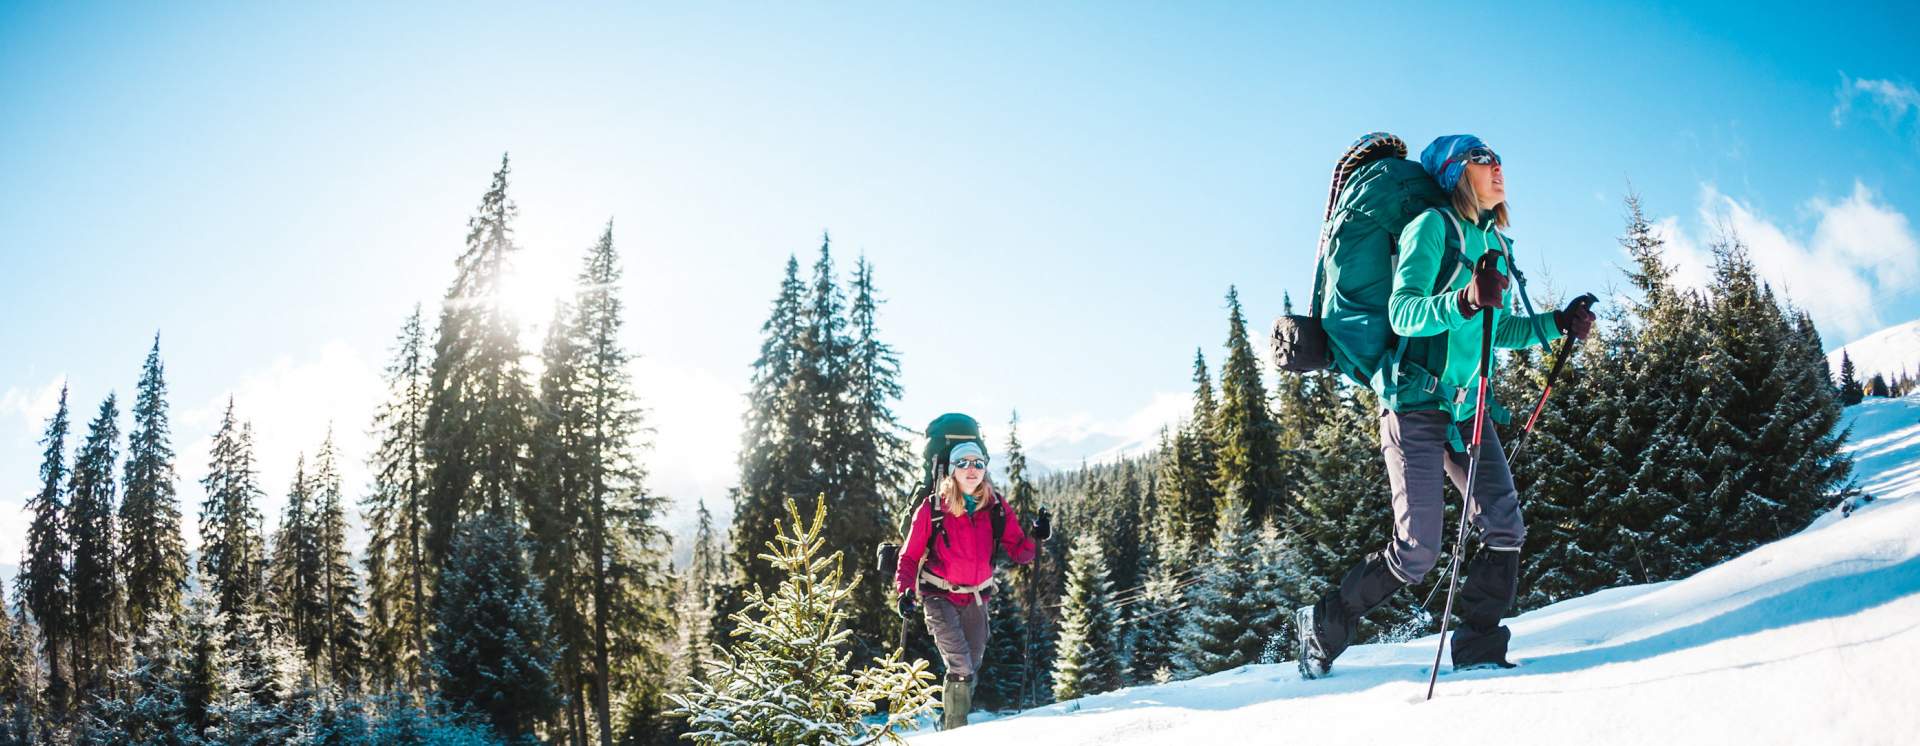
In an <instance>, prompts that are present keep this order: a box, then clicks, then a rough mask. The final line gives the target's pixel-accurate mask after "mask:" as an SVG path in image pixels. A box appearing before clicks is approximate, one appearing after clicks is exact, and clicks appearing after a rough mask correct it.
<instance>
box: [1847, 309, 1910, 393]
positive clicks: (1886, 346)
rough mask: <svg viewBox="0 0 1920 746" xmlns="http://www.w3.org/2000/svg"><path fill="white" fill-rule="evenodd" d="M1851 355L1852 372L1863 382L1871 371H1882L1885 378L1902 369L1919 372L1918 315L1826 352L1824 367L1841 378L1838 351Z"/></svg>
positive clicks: (1891, 377) (1871, 375) (1902, 370)
mask: <svg viewBox="0 0 1920 746" xmlns="http://www.w3.org/2000/svg"><path fill="white" fill-rule="evenodd" d="M1843 352H1844V353H1846V355H1847V357H1850V358H1852V359H1853V369H1854V375H1855V376H1857V377H1858V378H1859V379H1860V380H1861V381H1862V382H1865V381H1866V380H1868V379H1870V378H1873V374H1875V373H1881V374H1885V375H1886V377H1887V379H1888V380H1892V379H1895V378H1898V377H1900V374H1901V373H1903V372H1908V371H1912V372H1916V373H1920V319H1914V320H1913V321H1909V322H1907V323H1905V324H1898V325H1895V326H1890V327H1887V328H1885V329H1881V330H1880V331H1877V332H1874V333H1872V334H1869V335H1867V336H1865V337H1861V338H1860V339H1857V340H1854V341H1852V342H1849V343H1847V344H1846V345H1845V346H1843V347H1841V348H1840V349H1837V350H1834V351H1833V352H1829V353H1827V369H1828V370H1830V371H1833V377H1834V380H1839V378H1840V355H1841V353H1843Z"/></svg>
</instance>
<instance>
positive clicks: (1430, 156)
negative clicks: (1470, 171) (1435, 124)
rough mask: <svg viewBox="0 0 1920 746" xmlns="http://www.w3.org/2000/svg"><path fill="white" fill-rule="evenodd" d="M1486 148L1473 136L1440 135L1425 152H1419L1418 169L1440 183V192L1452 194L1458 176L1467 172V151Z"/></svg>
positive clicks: (1457, 182)
mask: <svg viewBox="0 0 1920 746" xmlns="http://www.w3.org/2000/svg"><path fill="white" fill-rule="evenodd" d="M1486 147H1487V144H1486V143H1484V142H1481V141H1480V138H1478V137H1474V136H1473V135H1441V136H1440V137H1436V138H1434V140H1433V143H1432V144H1430V145H1428V146H1427V149H1426V150H1422V151H1420V167H1421V168H1424V169H1426V170H1427V175H1429V176H1432V177H1433V180H1434V181H1437V182H1440V191H1443V192H1446V193H1448V194H1452V193H1453V187H1454V186H1455V185H1457V184H1459V183H1460V174H1463V173H1466V171H1467V159H1466V154H1467V151H1469V150H1472V149H1474V148H1486ZM1487 149H1488V150H1492V148H1487Z"/></svg>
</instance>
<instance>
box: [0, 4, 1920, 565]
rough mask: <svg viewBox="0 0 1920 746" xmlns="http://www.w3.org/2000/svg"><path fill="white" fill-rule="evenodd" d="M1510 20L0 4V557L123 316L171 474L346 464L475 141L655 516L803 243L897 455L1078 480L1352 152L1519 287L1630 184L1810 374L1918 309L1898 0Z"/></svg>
mask: <svg viewBox="0 0 1920 746" xmlns="http://www.w3.org/2000/svg"><path fill="white" fill-rule="evenodd" d="M1545 5H1549V4H1522V5H1512V6H1496V5H1492V4H1486V3H1478V4H1471V5H1469V4H1454V7H1451V8H1447V9H1445V10H1444V11H1441V10H1436V9H1434V8H1430V7H1429V8H1417V7H1414V6H1406V7H1393V6H1379V5H1373V6H1368V7H1369V8H1378V10H1369V11H1368V12H1366V13H1358V12H1354V11H1345V12H1333V11H1325V10H1317V9H1311V8H1294V7H1285V6H1282V5H1279V4H1257V5H1256V4H1246V5H1243V4H1225V3H1222V4H1199V3H1182V4H1171V3H1157V4H1131V3H1099V4H1080V5H1068V4H1049V5H1048V6H1047V7H1043V8H1027V7H1019V6H1016V5H1014V4H993V5H989V4H965V5H958V4H956V5H950V6H946V7H934V6H932V5H918V6H913V7H908V6H907V5H906V4H883V5H865V4H832V5H803V4H774V3H765V4H749V3H738V4H724V5H700V6H696V5H691V4H674V5H667V4H659V5H646V6H639V5H632V6H597V7H580V8H571V9H564V10H555V9H547V8H534V7H530V6H528V4H520V5H519V6H498V7H490V8H479V7H468V6H464V5H455V4H446V5H439V6H433V5H409V6H408V7H406V8H391V7H386V6H385V5H382V4H370V3H369V4H340V5H339V6H338V7H335V6H334V5H333V4H329V5H328V6H327V7H319V6H312V7H296V6H293V5H292V4H280V3H274V4H252V5H242V4H232V5H225V4H223V5H176V6H170V7H165V8H161V7H158V6H157V5H156V6H151V7H150V6H144V5H143V6H130V5H124V4H121V5H111V6H89V5H85V4H79V3H71V4H32V5H29V4H21V3H0V102H4V105H0V298H4V299H5V310H6V313H5V315H4V318H5V319H6V320H5V322H4V323H3V324H0V350H4V351H5V353H4V355H0V560H3V559H7V558H10V556H11V554H12V553H13V551H14V547H17V542H18V539H17V536H18V535H19V534H20V533H21V531H20V530H19V527H20V526H23V525H24V523H23V521H21V520H20V519H18V518H16V517H15V511H13V510H11V509H9V508H8V506H11V505H14V504H17V503H18V501H19V500H20V499H21V498H22V496H24V494H26V493H27V492H28V491H30V490H31V489H32V487H33V481H34V469H35V467H36V465H37V462H38V458H39V453H38V448H37V447H36V446H35V445H34V440H35V439H36V438H37V437H38V434H39V432H40V430H41V428H42V427H43V422H44V418H45V416H46V415H47V413H48V411H49V408H50V404H51V396H52V392H53V391H54V387H56V386H57V382H58V381H60V380H68V381H70V382H71V385H72V388H73V400H74V406H75V409H76V410H77V412H76V419H79V420H84V419H85V418H86V417H87V416H90V414H91V412H92V411H93V409H94V408H95V407H96V406H97V405H98V402H99V401H100V399H101V398H102V397H103V396H104V395H105V394H106V393H107V392H108V391H116V392H119V393H120V394H121V396H122V397H126V396H128V395H130V392H131V389H132V387H133V383H134V381H135V379H136V377H137V375H138V371H139V364H140V361H141V358H142V357H143V356H144V354H145V352H146V350H147V346H148V344H149V343H150V341H151V339H152V336H153V334H154V333H155V332H156V331H158V332H160V333H161V335H162V348H163V355H164V357H165V359H166V362H167V365H168V373H169V378H170V384H171V386H172V402H173V407H174V414H175V419H176V430H177V434H176V448H177V449H178V450H179V451H180V462H181V463H180V470H181V473H182V477H183V481H188V480H191V479H193V478H195V477H197V476H198V475H199V474H200V472H201V471H202V470H203V469H204V463H205V459H206V451H205V447H204V445H205V441H206V439H207V437H208V436H209V435H210V431H211V428H212V426H213V424H214V420H215V418H216V417H217V415H218V408H219V406H220V405H221V403H223V402H224V401H225V399H226V397H228V396H229V395H232V396H234V397H236V399H237V400H238V406H239V410H240V413H241V415H242V416H243V417H249V418H252V419H253V420H255V422H256V424H257V426H258V427H259V428H260V431H261V447H262V453H261V457H262V458H263V459H264V460H265V466H266V477H267V487H268V489H269V491H270V492H272V493H274V494H275V495H276V498H275V499H276V500H278V495H279V494H280V493H283V492H284V491H285V486H286V485H285V481H286V479H287V478H288V476H289V475H290V474H291V471H292V462H293V459H294V454H295V452H296V451H298V450H302V449H304V450H307V451H311V450H313V449H314V448H315V447H316V446H317V445H318V443H319V440H320V438H321V437H322V436H323V435H324V431H325V428H326V426H327V423H328V422H332V423H333V424H334V427H335V428H336V429H337V430H338V431H339V432H340V437H341V439H342V441H343V445H345V446H346V448H347V450H348V452H349V455H350V456H351V457H353V458H356V459H357V458H360V457H362V456H364V448H363V446H364V440H365V436H364V431H365V429H366V427H367V424H368V420H369V418H370V416H371V413H372V408H373V406H374V404H375V403H376V402H377V401H378V398H379V396H380V392H379V390H378V379H377V374H378V370H379V368H380V366H382V365H383V364H384V363H385V360H386V358H387V356H388V351H389V348H390V344H391V341H392V338H393V336H394V334H395V332H397V330H398V329H399V326H400V323H401V321H402V320H403V318H404V316H405V315H406V314H407V312H408V311H409V309H410V308H411V307H412V306H413V304H414V303H416V302H424V303H427V304H429V308H431V305H432V303H433V302H434V301H435V300H436V299H437V298H439V297H440V295H441V294H442V293H443V292H444V290H445V288H446V286H447V283H448V282H449V280H450V279H451V271H452V261H453V259H454V258H455V256H457V254H458V253H459V251H460V249H461V240H462V237H463V235H464V226H465V221H466V219H467V217H468V216H469V215H470V214H471V213H472V211H473V209H474V207H475V205H476V204H477V202H478V199H479V196H480V194H481V192H482V191H484V189H485V187H486V184H487V177H488V174H489V173H490V172H491V171H492V170H493V169H494V168H495V167H496V166H497V164H498V161H499V158H500V154H501V153H502V152H503V151H511V153H512V155H513V164H514V180H513V187H512V196H513V198H514V199H515V201H516V202H517V203H518V205H519V207H520V216H521V219H520V223H519V237H520V240H521V243H522V245H523V246H524V247H525V251H524V252H523V253H522V255H521V258H520V265H521V268H522V270H523V271H524V272H525V274H526V276H527V277H529V278H530V279H529V281H528V287H529V288H530V290H529V295H531V296H535V297H537V296H538V295H539V291H540V290H541V289H543V288H550V287H552V286H553V285H554V284H555V283H557V282H559V281H562V280H564V279H565V278H567V277H569V276H571V275H572V274H573V272H574V271H575V269H576V267H577V265H578V262H579V259H580V256H581V254H582V252H584V250H585V249H586V248H587V247H588V245H589V244H590V243H591V241H592V240H593V239H594V238H595V237H596V236H597V235H598V232H599V231H600V230H601V228H602V226H603V225H604V224H605V223H606V221H607V220H608V219H612V220H614V221H615V223H614V226H615V232H616V241H617V243H618V245H619V246H620V248H621V250H622V255H623V260H624V262H625V268H626V273H627V288H626V297H627V302H628V309H629V314H630V317H629V340H628V341H629V343H630V346H631V347H632V349H633V350H634V351H635V352H637V353H639V354H641V355H643V356H645V357H644V359H643V361H642V363H641V364H640V371H639V375H640V383H641V386H642V387H643V388H642V391H641V395H642V396H643V397H644V398H645V399H646V401H647V403H648V404H649V405H650V406H651V407H652V408H653V409H654V414H655V416H654V420H653V422H654V425H655V426H656V428H658V432H657V436H656V437H657V439H658V442H659V444H658V447H657V448H656V449H655V452H654V456H653V459H654V465H653V469H654V473H655V481H654V484H655V486H656V487H657V488H659V489H661V490H662V491H665V492H667V493H668V494H670V495H671V496H673V497H675V498H676V499H680V500H691V499H693V498H695V497H702V496H704V497H707V498H710V499H711V498H718V497H719V496H720V495H722V494H723V493H724V489H725V487H726V486H727V485H729V484H730V483H731V481H732V477H733V474H732V470H731V464H732V449H733V448H734V447H735V445H736V443H737V431H738V417H739V412H740V400H739V394H740V392H741V391H743V390H744V388H745V384H746V378H747V365H748V363H749V362H750V361H751V359H752V357H753V353H754V350H755V348H756V346H757V344H758V327H759V324H760V322H761V321H762V320H763V318H764V316H765V314H766V312H767V308H768V303H769V301H770V300H771V297H772V295H773V291H774V290H775V287H776V285H777V282H778V279H779V272H780V268H781V264H782V262H783V260H784V259H785V257H786V256H787V255H788V254H789V253H795V252H797V253H799V254H800V255H801V258H802V260H803V261H809V262H810V261H811V259H812V253H813V252H814V250H815V249H816V248H817V247H818V245H819V243H820V236H821V234H822V232H823V231H831V232H832V235H833V238H834V245H835V247H836V250H837V252H838V254H839V257H840V259H841V267H842V269H843V270H850V269H851V266H852V261H853V259H854V257H855V256H856V255H858V254H860V253H864V254H865V255H866V256H867V257H868V258H869V259H871V260H872V261H873V262H874V264H875V265H876V267H877V281H878V283H879V285H880V288H881V290H882V292H883V294H884V295H885V296H886V298H887V300H888V303H887V305H886V306H885V307H884V309H883V311H882V317H881V323H882V325H883V329H882V331H883V334H884V335H885V336H886V337H887V338H888V339H889V340H891V341H892V342H893V343H894V344H895V345H897V346H898V347H899V349H900V351H901V353H902V357H903V360H904V377H905V383H906V389H907V394H906V398H905V400H904V401H903V402H901V405H900V407H899V412H900V413H901V415H902V417H903V418H904V419H905V420H906V421H907V422H908V423H909V424H915V425H917V424H919V423H921V422H924V421H925V420H927V419H930V418H931V417H932V416H933V415H935V414H938V413H940V412H942V411H948V410H954V409H958V410H963V411H968V412H971V413H974V414H976V415H977V416H979V417H980V418H981V419H982V420H983V421H985V422H987V423H990V424H993V425H1000V424H1001V423H1004V422H1005V420H1006V418H1007V415H1008V413H1009V411H1010V410H1012V409H1014V408H1018V409H1019V410H1021V412H1022V415H1023V418H1024V420H1025V423H1026V428H1027V432H1026V436H1027V440H1029V441H1032V442H1034V443H1035V445H1036V448H1037V449H1039V450H1041V451H1042V452H1043V453H1044V455H1046V456H1047V457H1049V458H1052V459H1055V460H1057V461H1061V462H1071V461H1073V460H1076V459H1077V458H1078V457H1079V456H1081V455H1086V454H1087V453H1090V452H1095V451H1098V450H1100V449H1102V448H1106V447H1108V446H1112V445H1115V444H1119V443H1122V442H1126V441H1128V440H1130V439H1133V438H1137V437H1140V436H1142V435H1144V434H1145V433H1149V432H1151V431H1152V430H1154V429H1155V427H1156V426H1157V425H1158V424H1159V423H1160V422H1162V421H1164V420H1165V419H1166V418H1167V417H1169V416H1173V415H1174V414H1176V413H1178V412H1179V411H1182V410H1184V409H1185V399H1184V397H1185V392H1186V390H1187V389H1188V383H1187V378H1188V368H1189V365H1190V361H1191V358H1192V354H1193V350H1194V348H1195V347H1205V348H1206V350H1207V352H1208V355H1209V358H1210V359H1211V360H1214V361H1215V362H1217V360H1218V357H1219V355H1218V349H1219V345H1220V343H1221V341H1222V340H1223V339H1224V336H1225V331H1226V330H1225V324H1224V308H1223V305H1224V304H1223V295H1224V294H1225V292H1226V289H1227V287H1228V286H1229V285H1238V286H1239V288H1240V291H1241V295H1242V297H1243V298H1244V299H1245V302H1246V306H1247V313H1248V316H1249V318H1250V319H1251V320H1252V322H1253V325H1254V326H1255V332H1256V334H1258V333H1260V332H1261V330H1262V329H1261V328H1262V327H1264V325H1265V324H1266V322H1267V321H1268V320H1270V319H1271V318H1272V317H1273V316H1274V315H1275V314H1277V313H1278V312H1279V310H1280V305H1281V295H1282V292H1283V291H1292V292H1294V293H1295V294H1296V295H1299V296H1304V295H1306V294H1307V293H1308V292H1309V291H1310V289H1309V288H1308V284H1309V283H1310V281H1311V256H1312V251H1313V245H1314V239H1315V235H1316V230H1317V220H1318V218H1319V215H1320V211H1321V209H1322V207H1323V205H1324V200H1325V192H1326V178H1327V170H1328V168H1329V167H1330V164H1331V161H1332V159H1333V158H1334V157H1335V156H1337V155H1338V153H1339V152H1340V150H1341V149H1342V148H1343V147H1344V146H1345V145H1346V144H1347V143H1348V142H1349V141H1351V140H1352V139H1353V138H1354V137H1355V136H1357V135H1359V134H1361V133H1364V132H1367V131H1370V130H1376V129H1385V130H1390V131H1393V132H1395V133H1398V134H1400V135H1401V136H1403V137H1405V138H1406V139H1407V140H1408V141H1409V142H1410V143H1411V144H1413V145H1414V147H1416V148H1418V147H1420V146H1422V145H1424V144H1425V143H1426V142H1427V141H1429V140H1431V139H1432V138H1433V137H1434V136H1437V135H1441V134H1447V133H1453V132H1474V133H1477V134H1479V135H1481V136H1482V137H1484V138H1485V139H1486V140H1487V141H1488V142H1489V143H1491V144H1492V145H1493V146H1494V147H1495V148H1496V149H1498V150H1499V151H1500V152H1501V154H1502V156H1503V158H1504V159H1505V162H1506V165H1507V169H1508V184H1509V195H1510V197H1511V198H1512V201H1513V207H1514V216H1515V225H1514V228H1513V230H1512V234H1513V235H1514V236H1515V237H1516V239H1517V240H1518V242H1519V244H1518V245H1519V249H1518V253H1519V256H1520V262H1521V264H1522V266H1523V268H1527V269H1528V270H1529V271H1530V274H1531V276H1533V277H1534V278H1535V282H1536V284H1537V285H1545V284H1548V283H1550V284H1551V285H1552V286H1553V287H1554V288H1555V289H1559V290H1566V291H1586V290H1595V291H1604V290H1605V289H1606V288H1607V287H1608V285H1609V284H1610V283H1614V282H1615V278H1616V277H1617V276H1618V275H1617V273H1616V272H1615V270H1614V267H1615V266H1616V265H1617V264H1618V263H1619V261H1620V257H1621V255H1620V252H1619V249H1618V247H1617V244H1616V243H1615V236H1617V235H1618V234H1619V233H1620V227H1621V206H1620V196H1621V195H1622V193H1623V192H1624V191H1625V190H1626V188H1627V186H1628V184H1629V182H1631V184H1632V185H1633V187H1634V188H1635V189H1637V190H1638V191H1639V192H1640V193H1641V194H1642V195H1643V197H1644V198H1645V200H1646V203H1647V206H1648V208H1649V210H1650V211H1651V212H1652V214H1653V215H1655V216H1656V217H1659V218H1662V219H1663V220H1664V221H1665V222H1664V226H1665V228H1666V229H1667V230H1668V231H1669V232H1670V235H1671V236H1672V237H1673V238H1674V239H1675V244H1676V252H1677V254H1676V258H1677V259H1680V260H1683V262H1684V263H1689V264H1690V266H1692V267H1694V268H1695V271H1697V268H1698V267H1699V266H1700V264H1699V257H1700V256H1702V253H1701V252H1702V248H1701V247H1704V246H1705V245H1706V243H1707V241H1708V239H1709V238H1710V237H1711V236H1712V235H1713V234H1714V232H1715V230H1716V229H1717V228H1718V227H1721V226H1725V227H1732V228H1734V229H1736V230H1738V231H1740V233H1741V234H1742V235H1743V236H1744V237H1746V238H1748V239H1749V241H1750V242H1752V243H1754V244H1755V252H1756V256H1757V257H1758V258H1759V260H1760V264H1761V265H1762V270H1763V271H1765V272H1767V273H1768V274H1769V276H1770V277H1771V278H1773V279H1774V280H1775V281H1776V282H1778V283H1781V284H1782V285H1784V286H1786V287H1787V291H1788V294H1789V295H1790V296H1791V297H1793V298H1794V299H1795V300H1796V301H1797V302H1800V303H1802V304H1804V305H1806V306H1807V307H1808V308H1810V309H1812V310H1813V312H1814V313H1815V315H1816V319H1817V320H1818V321H1819V322H1820V323H1821V328H1822V331H1823V333H1824V334H1825V338H1826V341H1827V343H1828V346H1829V347H1832V346H1837V345H1839V344H1840V343H1842V342H1844V341H1847V340H1850V339H1853V338H1856V337H1858V336H1862V335H1864V334H1866V333H1868V332H1871V331H1873V330H1875V329H1877V328H1880V327H1881V326H1885V325H1888V324H1894V323H1899V322H1903V321H1906V320H1910V319H1913V318H1915V317H1917V316H1920V293H1916V292H1915V287H1916V284H1917V283H1920V266H1916V264H1917V263H1920V247H1917V246H1916V245H1915V240H1914V235H1915V228H1914V224H1913V218H1914V216H1916V215H1920V93H1916V91H1915V88H1914V86H1915V84H1916V82H1920V51H1916V50H1920V45H1916V44H1914V43H1913V41H1912V36H1911V34H1912V29H1914V28H1916V27H1920V11H1916V10H1915V6H1913V5H1912V4H1910V3H1908V4H1900V3H1888V4H1884V5H1850V4H1845V3H1829V4H1823V5H1821V6H1820V8H1819V10H1818V11H1817V12H1812V11H1808V10H1807V9H1805V8H1804V7H1798V6H1791V5H1780V6H1771V7H1769V6H1757V5H1755V4H1753V3H1739V4H1734V3H1727V4H1696V5H1687V6H1684V7H1648V6H1639V5H1634V6H1629V5H1625V4H1614V3H1608V4H1551V5H1554V7H1553V8H1546V7H1540V6H1545ZM1544 290H1545V288H1544V287H1541V288H1536V291H1544ZM430 315H431V314H430ZM983 347H985V348H987V350H988V352H989V353H990V355H991V357H992V360H993V362H992V364H990V365H981V364H979V363H978V361H979V359H980V352H981V348H983ZM1003 429H1004V428H1003V427H998V428H996V430H1003ZM356 450H357V451H358V452H356ZM362 475H364V470H362V471H361V472H359V473H358V474H355V473H350V474H349V476H350V478H353V477H358V476H362ZM182 496H183V498H184V499H185V500H186V501H187V502H188V503H189V504H190V505H195V506H197V502H198V500H199V498H200V491H199V488H198V486H197V485H193V484H191V483H188V484H183V485H182ZM193 512H194V511H193V510H192V509H191V508H190V509H189V514H190V515H191V514H192V513H193ZM9 542H14V543H11V544H10V543H9Z"/></svg>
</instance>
